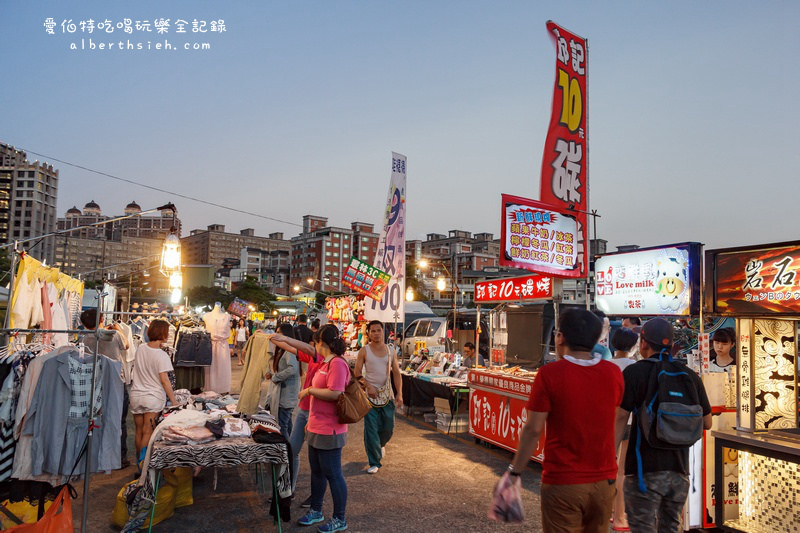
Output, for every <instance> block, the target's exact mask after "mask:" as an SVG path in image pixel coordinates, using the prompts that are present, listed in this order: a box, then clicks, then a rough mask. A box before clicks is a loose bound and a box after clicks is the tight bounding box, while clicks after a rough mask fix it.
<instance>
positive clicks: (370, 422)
mask: <svg viewBox="0 0 800 533" xmlns="http://www.w3.org/2000/svg"><path fill="white" fill-rule="evenodd" d="M367 337H368V339H369V343H368V344H367V345H365V346H364V347H363V348H361V349H360V350H359V351H358V359H357V360H356V367H355V370H354V374H355V375H356V377H357V378H358V377H360V376H362V375H363V376H364V379H365V380H366V382H367V396H368V397H369V401H370V403H371V404H372V409H370V411H369V412H368V413H367V416H365V417H364V448H365V449H366V451H367V459H369V468H368V469H367V473H369V474H376V473H378V469H379V468H380V467H381V459H382V458H383V455H384V454H385V452H386V450H385V446H386V443H387V442H389V439H391V438H392V432H393V431H394V408H395V404H396V405H397V406H398V407H402V406H403V380H402V377H401V376H400V365H399V364H398V363H397V356H396V355H395V354H394V352H393V351H392V350H390V349H389V347H388V346H387V345H386V343H385V342H384V336H383V323H381V322H380V321H378V320H373V321H372V322H370V323H369V324H368V325H367ZM392 379H394V386H395V388H396V389H397V395H395V394H394V393H393V391H392V382H391V380H392Z"/></svg>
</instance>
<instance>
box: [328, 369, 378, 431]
mask: <svg viewBox="0 0 800 533" xmlns="http://www.w3.org/2000/svg"><path fill="white" fill-rule="evenodd" d="M347 367H348V368H349V369H350V382H349V383H348V384H347V387H345V389H344V392H343V393H342V394H341V395H339V399H338V400H337V401H336V411H337V413H338V415H339V423H340V424H355V423H356V422H358V421H359V420H361V419H362V418H364V417H365V416H366V415H367V413H368V412H369V410H370V409H372V404H370V403H369V398H367V393H366V391H365V389H366V388H367V387H366V383H365V381H364V378H363V376H362V377H360V378H358V379H356V377H355V375H354V374H353V369H352V368H350V365H347Z"/></svg>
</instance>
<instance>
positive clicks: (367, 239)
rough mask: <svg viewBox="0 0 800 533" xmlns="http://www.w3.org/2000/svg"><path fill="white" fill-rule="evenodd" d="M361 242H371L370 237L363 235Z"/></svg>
mask: <svg viewBox="0 0 800 533" xmlns="http://www.w3.org/2000/svg"><path fill="white" fill-rule="evenodd" d="M361 242H369V238H368V237H361Z"/></svg>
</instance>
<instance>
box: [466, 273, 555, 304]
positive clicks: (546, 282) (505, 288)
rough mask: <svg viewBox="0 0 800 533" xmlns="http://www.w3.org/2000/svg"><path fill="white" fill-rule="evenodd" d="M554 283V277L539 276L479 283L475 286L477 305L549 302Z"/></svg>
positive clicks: (532, 275)
mask: <svg viewBox="0 0 800 533" xmlns="http://www.w3.org/2000/svg"><path fill="white" fill-rule="evenodd" d="M553 282H554V280H553V278H552V277H550V276H542V275H539V274H530V275H528V276H518V277H514V278H506V279H493V280H490V281H479V282H478V283H476V284H475V303H483V302H513V301H526V300H549V299H551V298H552V297H553Z"/></svg>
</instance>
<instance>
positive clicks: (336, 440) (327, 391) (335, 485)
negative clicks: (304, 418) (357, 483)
mask: <svg viewBox="0 0 800 533" xmlns="http://www.w3.org/2000/svg"><path fill="white" fill-rule="evenodd" d="M318 346H319V348H318V350H319V353H320V354H321V355H322V358H323V364H322V366H321V367H320V368H319V370H318V371H317V373H316V375H315V376H314V379H313V380H312V382H311V387H309V388H306V389H303V390H302V391H300V399H301V400H302V399H303V398H305V397H306V396H310V397H311V409H310V411H309V417H308V426H307V431H306V433H307V438H308V462H309V464H310V465H311V509H309V511H308V513H306V515H305V516H304V517H303V518H301V519H300V520H299V521H298V524H300V525H301V526H310V525H312V524H316V523H318V522H322V521H324V520H325V517H324V516H323V515H322V500H323V498H324V497H325V490H326V489H327V486H328V485H330V486H331V495H332V496H333V516H332V517H331V519H330V521H328V523H326V524H324V525H322V526H320V528H319V529H318V531H321V532H322V533H330V532H333V531H345V530H346V529H347V521H346V520H345V508H346V506H347V484H346V483H345V480H344V476H343V475H342V448H343V447H344V445H345V441H346V437H347V424H340V423H339V415H338V412H337V408H336V402H337V400H338V399H339V396H341V395H342V393H343V392H344V389H345V387H346V386H347V384H348V382H349V381H350V366H349V365H348V364H347V362H346V361H345V360H344V358H343V357H341V356H342V355H343V354H344V352H345V344H344V340H343V339H342V338H341V337H340V336H339V330H338V329H337V328H336V326H333V325H331V324H328V325H326V326H325V327H323V328H322V329H321V330H320V342H319V345H318Z"/></svg>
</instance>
